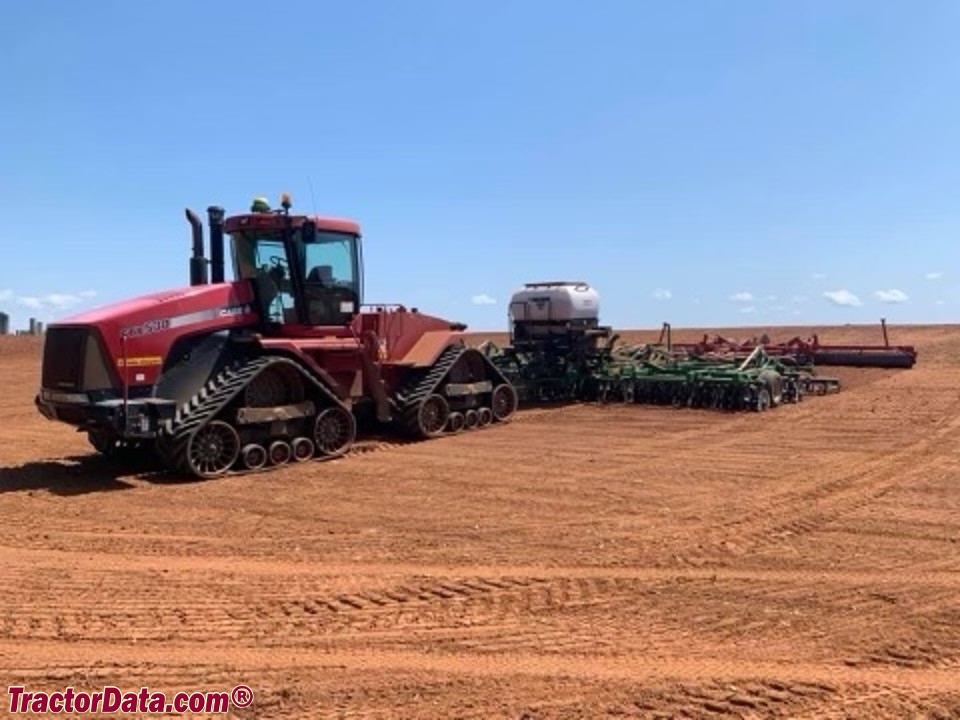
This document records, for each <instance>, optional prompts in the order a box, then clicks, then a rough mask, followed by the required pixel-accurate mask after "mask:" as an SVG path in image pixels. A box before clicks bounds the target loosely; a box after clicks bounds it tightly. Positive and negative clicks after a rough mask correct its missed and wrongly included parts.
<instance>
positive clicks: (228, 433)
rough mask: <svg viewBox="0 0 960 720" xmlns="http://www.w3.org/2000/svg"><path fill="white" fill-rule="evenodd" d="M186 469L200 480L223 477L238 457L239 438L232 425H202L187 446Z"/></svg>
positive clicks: (217, 422)
mask: <svg viewBox="0 0 960 720" xmlns="http://www.w3.org/2000/svg"><path fill="white" fill-rule="evenodd" d="M186 454H187V467H189V468H190V471H191V472H192V473H193V474H194V475H196V476H197V477H201V478H212V477H217V476H218V475H223V474H224V473H225V472H227V470H229V469H230V467H231V466H232V465H233V463H234V462H236V460H237V457H239V455H240V437H239V436H238V435H237V431H236V430H234V429H233V426H232V425H229V424H228V423H225V422H223V421H221V420H214V421H213V422H211V423H210V424H208V425H204V426H203V427H202V428H200V429H199V430H198V431H197V433H196V434H195V435H194V436H193V437H192V438H191V439H190V442H189V444H188V445H187V453H186Z"/></svg>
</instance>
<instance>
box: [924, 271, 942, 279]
mask: <svg viewBox="0 0 960 720" xmlns="http://www.w3.org/2000/svg"><path fill="white" fill-rule="evenodd" d="M942 277H943V273H942V272H928V273H927V280H939V279H940V278H942Z"/></svg>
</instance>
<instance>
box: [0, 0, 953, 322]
mask: <svg viewBox="0 0 960 720" xmlns="http://www.w3.org/2000/svg"><path fill="white" fill-rule="evenodd" d="M958 21H960V4H957V3H955V2H946V1H942V2H940V1H936V0H929V1H928V2H924V3H894V2H888V3H878V2H875V1H874V2H866V1H863V2H857V1H853V0H849V1H841V2H832V1H831V2H827V1H826V0H817V1H814V2H808V3H796V2H785V1H783V2H755V1H754V2H747V1H746V0H730V1H727V2H707V1H706V0H704V1H702V2H694V1H693V0H689V1H688V2H683V3H652V2H642V1H640V0H622V1H621V0H603V1H602V2H597V3H589V4H587V3H582V2H572V1H570V0H551V1H550V2H547V1H546V0H543V1H541V0H525V1H523V2H513V3H509V2H502V3H479V2H445V1H443V0H434V1H433V2H426V1H425V0H411V1H410V2H405V3H397V2H389V1H387V0H383V1H382V2H372V1H368V2H364V1H362V0H361V1H358V2H352V3H332V2H328V3H319V2H302V1H301V0H290V1H289V2H285V3H280V4H276V5H271V4H269V3H252V2H248V1H247V0H232V1H231V2H226V1H225V0H216V1H214V0H210V1H208V2H203V3H192V2H184V1H183V0H175V1H173V2H166V3H131V2H120V1H119V0H115V1H107V0H101V1H100V2H92V3H66V2H52V1H50V0H36V1H35V2H32V3H29V4H27V3H15V4H12V5H10V7H9V8H8V9H7V10H6V13H5V20H4V22H3V23H2V25H0V67H3V68H4V70H5V72H3V73H2V74H0V91H2V96H3V98H4V103H3V105H2V107H0V131H2V135H3V138H4V142H3V143H0V169H2V172H0V190H2V192H0V210H2V212H3V217H4V223H3V227H2V228H0V239H2V243H3V248H4V250H5V258H4V262H3V264H2V266H0V310H5V311H7V312H9V313H11V314H12V315H13V317H14V325H15V326H17V327H21V326H23V325H24V324H25V323H26V320H27V318H28V317H29V316H30V315H34V316H36V317H40V318H42V319H45V320H48V321H49V320H51V319H55V318H57V317H62V316H63V315H64V314H68V313H70V312H73V311H75V310H77V309H80V308H84V307H89V306H91V305H94V304H102V303H107V302H112V301H115V300H119V299H123V298H126V297H130V296H133V295H136V294H139V293H142V292H147V291H152V290H159V289H163V288H168V287H176V286H178V285H183V284H186V282H187V278H188V275H187V256H188V252H189V243H190V240H189V230H188V226H187V223H186V222H185V220H184V217H183V208H184V207H185V206H190V207H193V208H195V209H197V210H198V211H200V212H202V211H203V210H204V208H206V206H207V205H210V204H221V205H223V206H224V207H226V208H227V210H228V212H238V211H244V210H245V209H246V208H247V207H248V205H249V202H250V199H251V198H252V197H254V196H256V195H267V196H269V197H271V198H273V199H276V198H278V197H279V194H280V193H281V192H284V191H289V192H290V193H292V195H293V199H294V204H295V208H296V209H299V210H302V211H314V210H316V211H317V212H319V213H321V214H331V215H337V216H347V217H352V218H355V219H357V220H358V221H359V222H360V223H361V224H362V226H363V228H364V234H365V258H366V288H367V298H366V299H367V300H368V301H371V302H403V303H405V304H408V305H415V306H418V307H420V308H421V309H422V310H424V311H429V312H434V313H436V314H440V315H446V316H450V317H451V318H455V319H458V320H461V321H464V322H467V323H468V324H469V325H470V326H471V328H474V329H500V328H505V325H506V304H507V300H508V298H509V296H510V293H511V292H512V290H514V289H515V288H517V287H518V286H520V285H521V284H522V283H524V282H527V281H533V280H543V279H577V280H581V279H582V280H586V281H589V282H590V283H592V284H593V285H595V286H596V287H597V288H598V290H599V292H600V295H601V304H602V309H601V312H602V316H603V317H602V319H603V320H604V321H605V322H606V323H608V324H613V325H616V326H618V327H652V326H657V325H659V323H660V322H661V321H664V320H667V321H670V322H672V323H673V324H675V325H678V326H680V325H687V326H689V325H696V326H721V325H730V324H771V323H772V324H797V323H799V324H817V323H837V322H873V321H875V320H876V319H877V318H879V317H880V316H885V317H887V318H888V319H889V320H890V321H891V322H901V321H910V322H952V321H954V320H956V318H957V311H958V308H960V284H958V277H960V275H958V267H957V260H958V251H957V249H956V248H957V240H958V238H960V143H958V139H960V96H958V94H957V92H956V87H957V84H956V80H957V68H958V67H960V45H958V44H957V43H956V35H957V31H958V29H960V22H958Z"/></svg>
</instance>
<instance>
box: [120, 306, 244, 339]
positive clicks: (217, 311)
mask: <svg viewBox="0 0 960 720" xmlns="http://www.w3.org/2000/svg"><path fill="white" fill-rule="evenodd" d="M251 311H252V308H251V307H250V306H249V305H230V306H228V307H222V308H214V309H212V310H200V311H198V312H192V313H186V314H184V315H176V316H174V317H172V318H163V319H162V320H147V321H146V322H144V323H140V324H139V325H131V326H130V327H125V328H123V329H122V330H121V331H120V336H121V337H125V338H130V337H143V336H144V335H153V334H154V333H158V332H162V331H164V330H169V329H170V328H176V327H183V326H184V325H193V324H194V323H199V322H205V321H207V320H216V319H217V318H221V317H234V316H239V315H246V314H247V313H249V312H251Z"/></svg>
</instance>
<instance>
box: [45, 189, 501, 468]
mask: <svg viewBox="0 0 960 720" xmlns="http://www.w3.org/2000/svg"><path fill="white" fill-rule="evenodd" d="M281 208H282V209H279V210H271V209H270V207H269V206H268V204H267V202H266V201H265V200H263V199H262V198H258V199H257V200H256V201H254V204H253V206H252V207H251V209H250V212H249V213H245V214H242V215H234V216H231V217H227V218H224V211H223V209H222V208H219V207H210V208H208V210H207V213H208V218H209V229H210V258H209V261H208V260H207V258H206V257H205V256H204V248H203V225H202V223H201V222H200V220H199V218H198V217H197V215H196V214H195V213H194V212H192V211H191V210H187V211H186V214H187V219H188V220H189V222H190V224H191V225H192V229H193V256H192V258H191V260H190V287H186V288H181V289H177V290H170V291H166V292H158V293H153V294H150V295H144V296H141V297H138V298H135V299H133V300H129V301H126V302H123V303H119V304H116V305H111V306H108V307H103V308H99V309H95V310H91V311H89V312H86V313H83V314H80V315H76V316H73V317H71V318H68V319H66V320H64V321H62V322H58V323H51V324H50V325H49V326H48V328H47V333H46V341H45V346H44V354H43V370H42V380H41V387H40V391H39V393H38V395H37V397H36V401H35V402H36V405H37V407H38V409H39V411H40V412H41V413H42V414H43V415H44V416H46V417H47V418H49V419H51V420H56V421H59V422H63V423H67V424H69V425H72V426H75V427H76V428H77V429H78V431H83V432H86V433H88V437H89V439H90V442H91V444H92V445H93V446H94V448H96V449H97V450H98V451H99V452H102V453H104V454H111V453H113V452H115V451H117V450H118V449H121V448H144V449H146V448H152V449H154V450H155V451H156V453H157V454H158V455H159V457H160V459H161V460H162V461H163V463H164V464H165V465H166V466H167V467H168V468H170V469H171V470H174V471H177V472H187V473H191V474H192V475H194V476H197V477H200V478H211V477H216V476H220V475H224V474H227V473H231V472H237V471H254V470H259V469H262V468H265V467H268V466H278V465H283V464H285V463H288V462H298V461H301V462H302V461H306V460H310V459H313V458H333V457H339V456H341V455H343V454H344V453H346V452H347V451H348V450H349V449H350V447H351V445H352V444H353V442H354V441H355V439H356V438H357V436H358V432H360V431H362V430H364V429H366V428H367V427H371V429H373V430H376V429H377V428H381V429H383V428H387V429H389V430H390V431H392V432H400V433H402V434H403V435H406V436H408V437H413V438H432V437H436V436H438V435H441V434H444V433H452V432H458V431H460V430H462V429H472V428H478V427H483V426H487V425H489V424H491V423H494V422H501V421H505V420H507V419H508V418H509V417H510V416H511V415H512V414H513V413H514V412H515V410H516V408H517V393H516V390H515V389H514V387H513V386H512V385H511V384H510V383H509V382H508V381H507V379H506V378H505V377H504V376H503V375H502V374H501V373H500V371H499V370H497V368H496V367H495V366H494V365H493V364H492V363H491V362H490V361H489V360H488V359H487V358H486V357H485V356H484V354H483V353H481V352H480V351H479V350H477V349H475V348H471V347H468V346H467V344H466V342H465V341H464V337H463V331H464V330H465V329H466V326H464V325H462V324H458V323H451V322H450V321H447V320H443V319H441V318H438V317H432V316H430V315H424V314H423V313H420V312H417V310H416V309H415V308H414V309H410V310H408V309H406V308H404V307H403V306H400V305H365V304H363V274H362V253H361V243H360V227H359V226H358V225H357V224H356V223H354V222H351V221H348V220H338V219H331V218H309V217H306V216H302V215H291V214H290V200H289V197H288V196H287V195H286V194H285V195H284V196H283V199H282V202H281ZM224 235H229V237H230V243H231V245H230V249H231V253H232V260H233V267H234V275H235V278H236V279H235V280H234V281H233V282H226V281H224ZM208 265H209V268H210V282H209V283H208V282H207V277H206V276H207V267H208ZM358 428H359V430H358Z"/></svg>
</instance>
